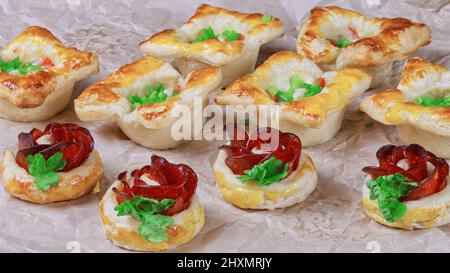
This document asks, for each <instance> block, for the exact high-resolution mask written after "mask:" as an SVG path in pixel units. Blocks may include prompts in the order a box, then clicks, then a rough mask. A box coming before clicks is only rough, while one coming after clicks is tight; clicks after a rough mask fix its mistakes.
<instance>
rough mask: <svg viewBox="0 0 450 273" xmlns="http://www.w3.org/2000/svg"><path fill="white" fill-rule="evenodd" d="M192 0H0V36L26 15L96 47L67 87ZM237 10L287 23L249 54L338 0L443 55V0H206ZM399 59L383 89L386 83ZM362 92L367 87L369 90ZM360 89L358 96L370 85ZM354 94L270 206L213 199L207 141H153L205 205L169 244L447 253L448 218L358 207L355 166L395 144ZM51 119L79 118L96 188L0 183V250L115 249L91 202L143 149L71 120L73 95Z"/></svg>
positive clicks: (123, 54)
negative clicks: (403, 29) (186, 235)
mask: <svg viewBox="0 0 450 273" xmlns="http://www.w3.org/2000/svg"><path fill="white" fill-rule="evenodd" d="M200 4H201V1H181V0H179V1H175V0H173V1H172V0H170V1H169V0H163V1H147V0H135V1H93V0H92V1H85V0H66V1H60V0H58V1H56V0H54V1H41V0H33V1H31V0H29V1H12V0H10V1H8V0H5V1H0V22H1V27H0V47H4V46H5V45H6V44H7V43H8V42H9V41H11V40H12V39H13V38H14V37H15V36H16V35H18V34H19V33H20V32H21V31H22V30H23V29H25V28H26V27H27V26H29V25H40V26H43V27H46V28H48V29H50V30H51V31H52V32H53V33H54V34H55V35H56V36H57V37H59V38H60V39H61V40H62V41H63V42H64V43H65V44H66V45H70V46H75V47H77V48H79V49H81V50H89V51H93V52H96V53H97V54H98V55H99V57H100V63H101V71H100V74H99V75H97V76H94V77H91V78H89V79H87V80H84V81H81V82H79V83H78V84H77V85H76V88H75V92H74V95H73V97H74V98H75V97H76V96H78V95H79V94H80V92H81V91H82V90H83V89H84V88H86V87H87V86H89V85H91V84H92V83H93V82H95V81H97V80H99V79H102V78H104V77H105V75H107V74H108V73H110V72H112V71H114V70H116V69H117V68H119V67H120V66H122V65H124V64H126V63H129V62H131V61H132V60H135V59H137V58H138V57H140V56H142V53H141V52H140V51H139V49H138V43H139V42H140V41H143V40H144V39H146V38H147V37H149V36H150V35H152V34H153V33H156V32H158V31H161V30H163V29H165V28H173V27H177V26H179V25H180V24H182V23H183V21H184V20H185V19H187V18H188V17H190V16H191V15H192V14H193V12H194V10H195V8H196V7H197V6H198V5H200ZM210 4H213V5H218V6H222V7H226V8H231V9H236V10H239V11H243V12H263V13H267V14H271V15H275V16H277V17H279V18H281V19H282V20H283V22H284V23H285V25H286V35H285V36H284V37H283V38H282V39H279V40H276V41H273V42H271V43H269V44H267V45H265V46H264V47H263V48H262V51H261V55H260V61H263V60H264V59H266V58H267V56H269V55H270V54H273V53H275V52H277V51H280V50H286V49H290V50H295V41H296V37H297V32H298V25H299V23H300V21H301V20H302V19H303V18H304V16H305V15H306V14H307V13H308V11H309V10H310V9H311V8H312V7H314V6H315V5H318V4H320V5H329V4H333V5H339V6H343V7H347V8H351V9H354V10H357V11H361V12H364V14H366V15H368V16H384V17H406V18H409V19H413V20H416V21H420V22H424V23H426V24H427V25H429V26H430V27H431V28H432V30H433V42H432V43H431V44H430V45H429V46H427V47H425V48H422V49H420V50H419V51H418V52H417V53H416V55H418V56H422V57H425V58H427V59H429V60H430V61H432V62H436V63H439V64H444V65H447V66H450V48H449V46H450V42H449V39H450V28H449V26H450V5H449V1H445V0H444V1H442V0H436V1H420V0H406V1H393V0H391V1H388V0H367V1H365V0H354V1H322V2H320V3H319V1H294V0H285V1H282V0H279V1H275V0H264V1H263V0H251V1H249V0H247V1H211V2H210ZM401 67H402V63H397V64H396V66H395V74H394V76H393V77H392V79H388V80H387V81H386V83H385V86H384V87H383V88H387V87H391V86H396V85H397V83H398V78H399V72H400V69H401ZM370 92H373V91H370ZM370 92H366V93H365V94H363V96H365V95H368V94H370ZM360 99H361V98H359V99H358V100H357V101H355V103H353V104H352V105H351V107H349V109H348V111H347V115H346V119H345V121H344V124H343V125H342V128H341V130H340V131H339V133H338V134H337V135H336V137H335V138H333V139H332V140H331V141H329V142H327V143H325V144H323V145H320V146H317V147H314V148H308V149H305V150H304V152H306V153H309V154H310V155H311V157H312V158H313V160H314V162H315V163H316V166H317V169H318V172H319V184H318V186H317V188H316V190H315V191H314V193H313V194H312V195H311V196H310V197H309V198H308V199H307V200H306V201H305V202H303V203H301V204H299V205H296V206H293V207H291V208H288V209H281V210H275V211H244V210H241V209H238V208H236V207H233V206H232V205H230V204H228V203H226V202H225V201H223V200H222V198H221V196H220V193H219V191H218V189H217V188H216V187H215V182H214V179H213V176H212V171H211V167H212V164H213V162H214V160H215V158H216V155H217V152H218V149H217V147H218V146H219V145H220V144H222V143H221V142H218V141H215V142H214V141H195V142H191V143H188V144H186V145H183V146H180V147H179V148H177V149H175V150H170V151H164V152H157V153H158V154H160V155H162V156H165V157H167V158H168V159H169V160H171V161H175V162H186V163H188V164H189V165H191V166H192V167H193V168H194V169H195V171H196V172H197V174H198V176H199V185H198V189H197V192H198V194H199V197H200V200H201V202H202V203H203V204H204V206H205V210H206V224H205V226H204V228H203V229H202V231H201V232H200V234H199V235H198V236H197V237H195V238H194V239H193V240H192V241H191V242H190V243H188V244H187V245H185V246H183V247H180V248H179V249H177V250H176V251H180V252H369V251H381V252H399V251H406V252H417V251H426V252H436V251H437V252H448V251H450V244H449V243H448V242H449V241H450V226H447V227H440V228H434V229H431V230H419V231H401V230H396V229H391V228H386V227H384V226H381V225H378V224H376V223H375V222H373V221H371V220H369V219H368V218H367V217H366V216H365V215H364V213H363V210H362V206H361V185H362V181H363V179H364V176H365V175H364V174H363V173H362V172H361V171H360V170H361V168H362V167H364V166H366V165H372V164H375V163H376V159H375V152H376V151H377V149H378V148H379V147H380V146H381V145H384V144H387V143H394V144H399V140H398V136H397V133H396V131H395V129H394V128H392V127H388V126H384V125H382V124H379V123H375V124H374V126H373V127H371V128H366V127H365V126H364V124H365V123H366V122H368V121H369V120H370V119H369V117H367V116H366V115H364V114H363V113H361V112H359V111H358V107H357V105H358V103H359V100H360ZM52 121H58V122H76V123H78V124H80V125H82V126H85V127H87V128H88V129H89V130H90V131H91V133H92V134H93V136H94V138H95V141H96V148H97V149H98V150H99V151H100V152H101V154H102V158H103V162H104V168H105V176H104V179H103V181H102V191H101V192H100V193H97V194H92V195H89V196H86V197H83V198H81V199H78V200H74V201H71V202H62V203H57V204H51V205H33V204H30V203H27V202H24V201H20V200H18V199H16V198H13V197H11V196H10V195H9V194H8V193H6V192H5V191H4V189H3V187H1V188H0V251H18V252H25V251H26V252H28V251H30V252H43V251H46V252H69V251H82V252H112V251H124V250H122V249H120V248H117V247H115V246H113V245H112V243H111V242H109V241H108V240H106V238H105V237H104V235H103V231H102V228H101V224H100V219H99V215H98V203H99V200H100V198H101V197H102V195H103V193H104V191H105V190H106V189H107V187H109V185H110V184H111V182H112V181H113V179H114V178H115V177H116V176H117V174H118V173H119V172H121V171H123V170H126V169H132V168H133V167H137V166H142V165H143V164H145V163H147V162H148V160H149V158H150V155H151V151H150V150H149V149H146V148H143V147H140V146H138V145H136V144H134V143H133V142H132V141H130V140H129V139H127V137H126V136H125V135H124V134H123V133H122V132H121V131H120V130H119V129H118V127H117V126H116V125H115V124H114V123H113V122H94V123H82V122H80V121H79V120H78V119H77V117H76V115H75V113H74V110H73V103H70V105H69V107H68V108H67V109H65V110H64V111H63V112H62V113H60V114H59V115H57V116H56V117H55V118H53V119H52ZM47 123H48V122H39V123H15V122H11V121H7V120H0V132H1V134H0V139H1V142H0V143H1V146H2V147H1V149H3V148H4V147H13V148H14V149H15V147H16V146H15V145H16V143H17V134H18V133H19V132H21V131H29V130H30V129H31V128H33V127H38V128H43V127H44V126H45V125H46V124H47Z"/></svg>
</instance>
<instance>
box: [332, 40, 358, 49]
mask: <svg viewBox="0 0 450 273" xmlns="http://www.w3.org/2000/svg"><path fill="white" fill-rule="evenodd" d="M334 42H335V43H336V44H337V45H338V47H339V48H343V47H346V46H348V45H350V44H353V42H352V41H350V40H348V39H335V40H334Z"/></svg>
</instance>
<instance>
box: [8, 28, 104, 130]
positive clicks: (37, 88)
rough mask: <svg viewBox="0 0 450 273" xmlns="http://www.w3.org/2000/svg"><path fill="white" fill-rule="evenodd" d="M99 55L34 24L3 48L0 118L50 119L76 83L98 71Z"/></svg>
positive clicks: (64, 105) (62, 106)
mask: <svg viewBox="0 0 450 273" xmlns="http://www.w3.org/2000/svg"><path fill="white" fill-rule="evenodd" d="M98 66H99V64H98V60H97V56H96V55H95V54H93V53H90V52H83V51H79V50H77V49H75V48H66V47H64V45H63V44H62V43H61V42H60V41H59V40H58V39H57V38H55V36H53V34H52V33H50V31H48V30H47V29H45V28H41V27H37V26H33V27H29V28H27V29H26V30H25V31H24V32H22V33H21V34H20V35H19V36H17V37H16V38H15V39H14V40H13V41H12V42H11V43H10V44H9V45H8V46H7V47H5V48H4V49H3V50H2V51H0V117H2V118H5V119H9V120H13V121H23V122H28V121H40V120H47V119H49V118H51V117H53V116H54V115H56V114H57V113H58V112H60V111H61V110H63V109H64V108H65V107H66V106H67V104H68V103H69V99H70V96H71V95H72V90H73V87H74V84H75V82H77V81H79V80H82V79H85V78H87V77H89V76H90V75H92V74H94V73H97V72H98V69H99V68H98Z"/></svg>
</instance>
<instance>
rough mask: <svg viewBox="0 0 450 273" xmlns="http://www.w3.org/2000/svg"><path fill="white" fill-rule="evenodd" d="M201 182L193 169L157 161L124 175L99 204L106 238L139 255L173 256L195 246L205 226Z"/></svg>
mask: <svg viewBox="0 0 450 273" xmlns="http://www.w3.org/2000/svg"><path fill="white" fill-rule="evenodd" d="M197 180H198V178H197V175H196V174H195V172H194V171H193V170H192V169H191V168H190V167H189V166H187V165H185V164H173V163H170V162H168V161H167V160H166V159H164V158H162V157H160V156H157V155H153V156H152V158H151V165H147V166H144V167H142V168H141V169H136V170H134V171H132V172H131V173H130V175H127V172H123V173H121V174H120V175H119V176H118V180H116V181H115V182H114V183H113V184H112V186H111V187H110V188H109V189H108V191H107V192H106V194H105V196H104V197H103V199H102V201H101V202H100V207H99V210H100V216H101V220H102V224H103V230H104V232H105V235H106V237H107V238H108V239H110V240H111V241H112V242H113V243H114V244H115V245H117V246H120V247H123V248H126V249H130V250H137V251H161V250H168V249H173V248H175V247H177V246H180V245H182V244H185V243H187V242H189V241H191V240H192V238H193V237H194V236H195V235H196V234H197V233H198V232H199V231H200V230H201V228H202V227H203V225H204V223H205V214H204V210H203V206H202V205H201V203H200V202H199V200H198V197H197V194H196V193H195V190H196V187H197V182H198V181H197Z"/></svg>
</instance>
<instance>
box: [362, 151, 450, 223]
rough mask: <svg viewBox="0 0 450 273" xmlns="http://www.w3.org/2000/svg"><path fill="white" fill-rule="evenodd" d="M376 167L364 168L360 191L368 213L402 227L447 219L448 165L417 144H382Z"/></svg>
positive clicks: (371, 216)
mask: <svg viewBox="0 0 450 273" xmlns="http://www.w3.org/2000/svg"><path fill="white" fill-rule="evenodd" d="M377 159H378V162H379V165H378V166H375V167H365V168H364V169H363V171H364V172H365V173H367V174H368V176H367V178H366V181H365V183H364V186H363V190H362V198H363V206H364V209H365V212H366V214H367V216H369V217H370V218H372V219H373V220H375V221H377V222H378V223H380V224H383V225H386V226H390V227H396V228H401V229H423V228H432V227H436V226H442V225H446V224H448V222H449V221H450V214H449V207H450V188H449V187H448V183H449V182H450V176H449V175H448V173H449V166H448V163H447V162H446V161H445V159H443V158H439V157H437V156H435V155H434V154H433V153H431V152H429V151H426V150H425V149H424V148H423V147H421V146H420V145H417V144H411V145H401V146H394V145H385V146H383V147H381V148H380V149H379V150H378V152H377Z"/></svg>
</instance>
